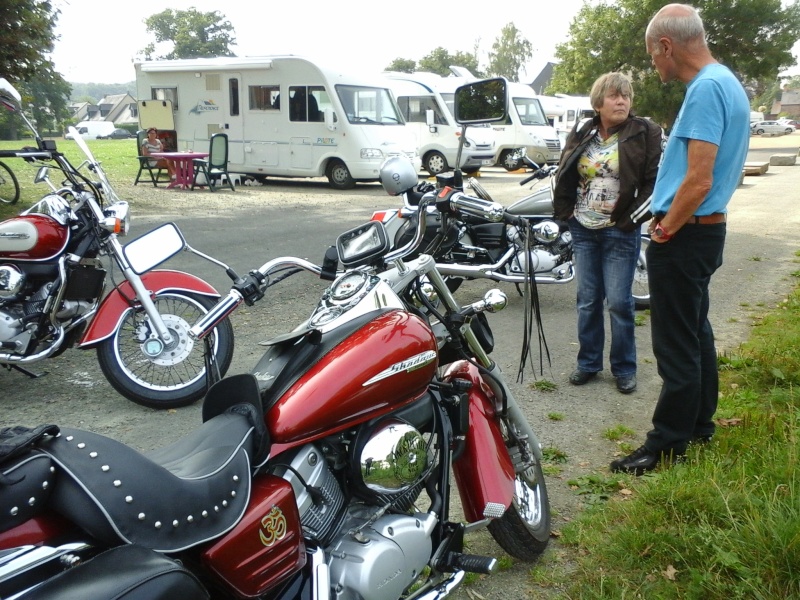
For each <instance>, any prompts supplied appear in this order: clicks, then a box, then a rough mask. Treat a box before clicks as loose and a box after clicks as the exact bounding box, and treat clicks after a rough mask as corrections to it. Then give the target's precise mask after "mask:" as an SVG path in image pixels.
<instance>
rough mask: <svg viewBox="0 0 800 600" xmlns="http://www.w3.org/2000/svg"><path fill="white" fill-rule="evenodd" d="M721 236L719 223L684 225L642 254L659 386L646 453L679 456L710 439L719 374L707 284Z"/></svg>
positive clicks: (718, 254) (719, 261)
mask: <svg viewBox="0 0 800 600" xmlns="http://www.w3.org/2000/svg"><path fill="white" fill-rule="evenodd" d="M725 233H726V227H725V224H724V223H720V224H717V225H694V224H688V223H687V224H686V225H684V226H683V227H682V228H681V229H679V230H678V232H677V233H676V234H675V237H673V238H672V239H671V240H670V241H668V242H666V243H665V244H655V243H651V244H650V246H649V247H648V249H647V274H648V281H649V284H650V324H651V328H652V332H653V353H654V354H655V357H656V364H657V365H658V374H659V375H661V380H662V382H663V384H662V387H661V394H660V395H659V397H658V403H657V404H656V408H655V410H654V411H653V429H652V430H651V431H650V432H648V434H647V440H646V441H645V446H647V448H648V449H649V450H650V451H652V452H668V451H670V450H672V451H675V452H676V453H678V454H681V453H683V452H684V451H685V450H686V446H687V444H688V443H689V442H690V441H691V439H692V438H693V437H696V436H710V435H713V434H714V412H715V411H716V410H717V396H718V394H719V373H718V371H717V351H716V348H715V346H714V331H713V330H712V328H711V323H710V322H709V320H708V309H709V295H708V284H709V282H710V281H711V276H712V275H713V274H714V272H715V271H716V270H717V269H718V268H719V267H720V265H722V252H723V249H724V247H725Z"/></svg>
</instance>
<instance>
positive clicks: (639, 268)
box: [631, 235, 650, 310]
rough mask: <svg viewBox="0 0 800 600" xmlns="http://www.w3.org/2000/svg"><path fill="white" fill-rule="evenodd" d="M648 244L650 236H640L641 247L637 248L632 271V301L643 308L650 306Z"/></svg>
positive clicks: (639, 307) (638, 307) (637, 306)
mask: <svg viewBox="0 0 800 600" xmlns="http://www.w3.org/2000/svg"><path fill="white" fill-rule="evenodd" d="M649 245H650V238H649V237H648V236H646V235H643V236H642V247H641V249H640V250H639V258H638V260H637V261H636V270H635V271H634V272H633V286H632V288H631V289H632V292H633V301H634V303H635V304H636V308H637V309H641V310H644V309H646V308H650V286H649V284H648V279H647V254H646V252H647V247H648V246H649Z"/></svg>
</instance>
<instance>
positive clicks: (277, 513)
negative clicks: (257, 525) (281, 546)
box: [258, 506, 286, 548]
mask: <svg viewBox="0 0 800 600" xmlns="http://www.w3.org/2000/svg"><path fill="white" fill-rule="evenodd" d="M285 535H286V517H284V516H283V511H281V509H280V508H278V507H277V506H273V507H272V510H271V511H269V514H268V515H267V516H265V517H263V518H262V519H261V529H260V530H259V532H258V537H260V538H261V543H262V544H264V545H265V546H267V547H268V548H269V547H270V546H272V544H274V543H275V542H277V541H278V540H280V539H283V536H285Z"/></svg>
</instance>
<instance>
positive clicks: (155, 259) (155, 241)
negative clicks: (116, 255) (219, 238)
mask: <svg viewBox="0 0 800 600" xmlns="http://www.w3.org/2000/svg"><path fill="white" fill-rule="evenodd" d="M185 247H186V240H184V239H183V235H181V232H180V230H179V229H178V227H177V225H175V224H174V223H166V224H164V225H162V226H161V227H157V228H156V229H153V230H152V231H150V232H148V233H145V234H144V235H143V236H141V237H138V238H136V239H135V240H133V241H132V242H129V243H128V244H126V245H125V246H124V247H123V248H122V252H123V254H124V255H125V258H126V259H127V261H128V264H130V266H131V268H132V269H133V270H134V271H136V273H138V274H139V275H141V274H142V273H146V272H147V271H149V270H150V269H152V268H154V267H156V266H158V265H160V264H161V263H162V262H164V261H165V260H167V259H169V258H172V257H173V256H175V255H176V254H177V253H178V252H180V251H181V250H183V249H184V248H185Z"/></svg>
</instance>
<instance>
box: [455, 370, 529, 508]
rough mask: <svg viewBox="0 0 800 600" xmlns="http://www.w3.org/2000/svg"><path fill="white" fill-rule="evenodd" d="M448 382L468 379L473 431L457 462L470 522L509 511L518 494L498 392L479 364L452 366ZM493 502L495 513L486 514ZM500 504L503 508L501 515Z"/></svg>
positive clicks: (460, 489) (470, 421) (461, 490)
mask: <svg viewBox="0 0 800 600" xmlns="http://www.w3.org/2000/svg"><path fill="white" fill-rule="evenodd" d="M444 379H445V381H450V380H452V379H465V380H467V381H469V382H471V383H472V389H470V391H469V432H468V433H467V439H466V440H465V448H464V452H463V453H462V454H461V456H459V458H458V460H456V461H455V462H454V463H453V474H454V475H455V479H456V484H457V486H458V493H459V495H460V496H461V504H462V507H463V509H464V516H465V517H466V519H467V521H468V522H470V523H473V522H475V521H480V520H483V519H485V518H487V517H489V516H492V517H497V516H499V514H502V513H505V511H506V510H507V509H508V507H509V506H511V501H512V499H513V497H514V481H515V479H516V474H515V473H514V465H513V463H512V462H511V457H510V456H509V455H508V450H506V445H505V441H504V440H503V435H502V433H501V432H500V426H499V422H498V419H497V416H496V411H495V408H494V400H495V395H494V392H493V391H492V389H491V388H490V387H489V386H488V385H486V383H485V382H484V381H483V378H482V377H481V376H480V373H479V372H478V369H477V368H476V367H475V365H473V364H471V363H468V362H467V361H458V362H455V363H453V364H452V365H450V367H449V368H448V370H447V372H446V373H445V376H444ZM489 504H492V505H494V506H493V507H492V509H493V510H491V511H490V512H491V514H487V515H484V513H485V512H486V508H487V506H488V505H489ZM497 505H502V506H503V510H502V511H501V512H500V513H499V514H498V513H497V510H496V509H497Z"/></svg>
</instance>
